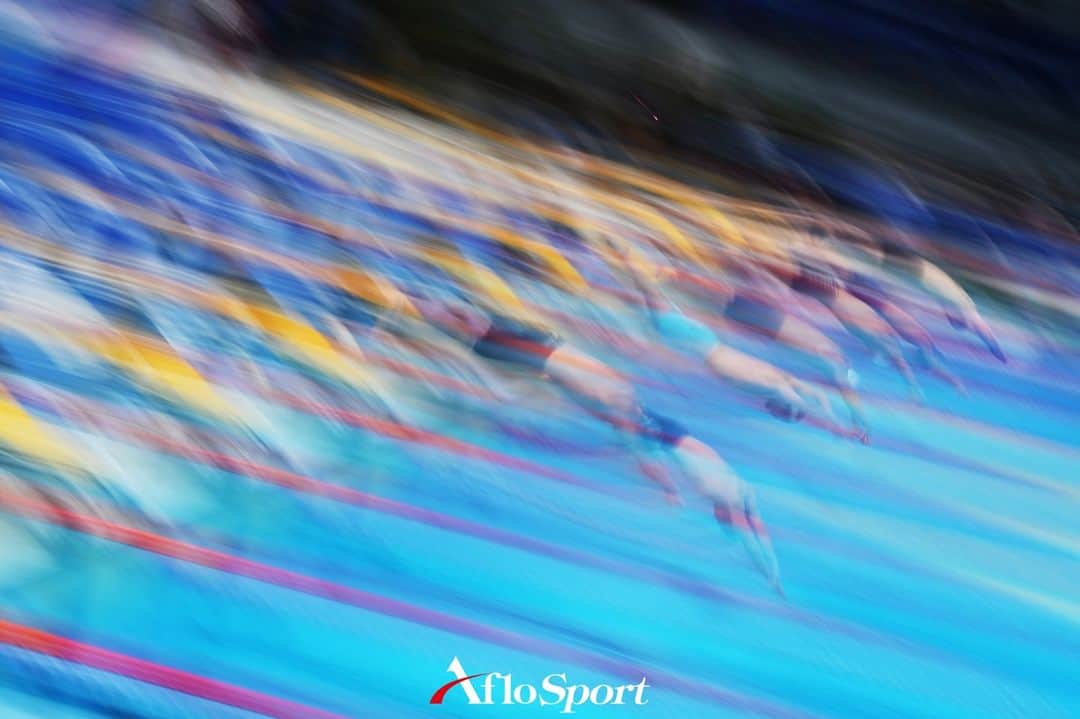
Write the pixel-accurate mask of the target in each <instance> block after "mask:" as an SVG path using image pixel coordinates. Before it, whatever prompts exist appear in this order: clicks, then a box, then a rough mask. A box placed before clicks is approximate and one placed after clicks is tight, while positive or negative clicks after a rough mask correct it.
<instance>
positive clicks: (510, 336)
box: [472, 315, 562, 372]
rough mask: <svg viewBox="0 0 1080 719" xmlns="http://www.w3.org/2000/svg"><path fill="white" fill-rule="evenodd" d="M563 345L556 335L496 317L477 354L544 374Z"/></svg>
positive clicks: (479, 342) (479, 341) (475, 349)
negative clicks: (546, 367)
mask: <svg viewBox="0 0 1080 719" xmlns="http://www.w3.org/2000/svg"><path fill="white" fill-rule="evenodd" d="M561 344H562V338H561V337H559V335H557V334H556V333H555V332H552V331H551V330H548V329H545V328H543V327H538V326H536V325H531V324H529V323H527V322H522V321H520V320H516V319H514V318H512V317H507V316H505V315H493V316H492V317H491V326H490V327H488V329H487V332H485V333H484V334H483V335H482V336H481V337H480V338H479V339H477V340H476V342H474V343H473V347H472V349H473V352H475V353H476V354H478V355H480V356H481V357H486V358H488V359H493V360H498V361H500V362H508V363H511V364H517V365H521V366H523V367H527V368H529V369H533V370H536V371H537V372H543V371H544V365H545V364H547V361H548V357H550V356H551V354H552V353H553V352H554V351H555V350H556V349H558V347H559V345H561Z"/></svg>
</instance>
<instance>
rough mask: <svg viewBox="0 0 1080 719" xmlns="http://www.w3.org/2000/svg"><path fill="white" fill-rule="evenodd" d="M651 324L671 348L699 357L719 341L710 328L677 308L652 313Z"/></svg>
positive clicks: (704, 354)
mask: <svg viewBox="0 0 1080 719" xmlns="http://www.w3.org/2000/svg"><path fill="white" fill-rule="evenodd" d="M653 325H654V326H655V327H656V330H657V331H658V332H659V333H660V336H661V337H663V338H664V340H665V341H666V342H667V343H668V344H669V345H671V346H672V347H673V348H675V349H677V350H680V351H682V352H686V353H688V354H692V355H697V356H699V357H705V356H706V355H708V354H709V352H710V351H711V350H712V348H713V347H715V346H716V345H717V344H719V342H720V341H719V340H718V339H717V337H716V334H715V333H714V332H713V331H712V330H711V329H709V328H708V327H706V326H705V325H703V324H702V323H700V322H698V321H697V320H693V319H690V318H689V317H687V316H686V315H684V314H683V313H682V312H681V311H679V310H677V309H671V310H667V311H665V312H656V313H654V314H653Z"/></svg>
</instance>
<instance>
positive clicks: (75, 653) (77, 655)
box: [0, 497, 346, 719]
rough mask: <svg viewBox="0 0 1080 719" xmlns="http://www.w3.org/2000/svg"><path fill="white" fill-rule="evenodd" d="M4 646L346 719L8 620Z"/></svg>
mask: <svg viewBox="0 0 1080 719" xmlns="http://www.w3.org/2000/svg"><path fill="white" fill-rule="evenodd" d="M8 499H9V498H8V497H5V498H4V500H3V501H4V502H5V503H6V502H7V501H8ZM0 643H2V644H7V645H10V646H13V647H18V648H19V649H24V650H27V651H31V652H34V653H36V654H44V655H47V656H50V657H55V658H57V659H60V660H63V661H66V662H72V663H75V664H82V665H83V666H86V667H91V668H93V669H100V670H102V671H105V672H108V673H110V674H117V675H120V676H124V677H128V678H130V679H135V680H136V681H140V682H143V683H146V684H153V685H155V686H159V687H164V688H166V689H170V690H172V691H175V692H180V693H182V694H187V695H190V696H194V697H199V698H201V699H206V700H208V701H212V702H214V703H215V704H224V705H228V706H232V707H236V708H238V709H244V710H246V711H251V712H255V713H257V714H262V715H263V716H268V717H273V718H274V719H346V717H345V715H343V714H334V713H331V712H328V711H324V710H322V709H317V708H315V707H312V706H307V705H305V704H298V703H296V702H292V701H289V700H288V699H281V698H280V697H275V696H271V695H269V694H263V693H261V692H257V691H254V690H251V689H245V688H243V687H239V686H236V685H234V684H228V683H226V682H222V681H218V680H217V679H210V678H209V677H205V676H202V675H199V674H193V673H191V672H187V671H183V670H181V669H175V668H173V667H169V666H165V665H163V664H157V663H155V662H151V661H147V660H145V659H139V658H137V657H133V656H130V655H127V654H121V653H119V652H114V651H112V650H109V649H105V648H103V647H99V646H95V645H93V644H86V643H84V642H79V641H75V640H74V639H69V638H67V637H65V636H61V635H59V634H52V633H50V632H46V631H43V630H41V629H36V628H34V627H30V626H27V625H24V624H18V623H16V622H12V621H8V620H6V619H0Z"/></svg>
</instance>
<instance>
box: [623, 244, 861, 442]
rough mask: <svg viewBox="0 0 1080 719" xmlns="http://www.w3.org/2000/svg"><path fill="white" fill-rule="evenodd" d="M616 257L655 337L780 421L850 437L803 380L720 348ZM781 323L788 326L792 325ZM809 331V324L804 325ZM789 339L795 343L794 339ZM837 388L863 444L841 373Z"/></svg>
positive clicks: (853, 400) (857, 411)
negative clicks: (811, 419)
mask: <svg viewBox="0 0 1080 719" xmlns="http://www.w3.org/2000/svg"><path fill="white" fill-rule="evenodd" d="M605 241H606V242H607V244H608V247H609V248H612V249H614V243H613V242H612V241H611V240H610V238H605ZM615 256H616V258H617V259H618V260H619V261H620V264H621V266H622V267H623V268H624V269H625V270H626V271H627V272H628V274H629V275H630V278H631V279H632V281H633V283H634V285H635V286H636V287H637V288H638V290H639V291H640V292H641V294H642V296H643V298H644V300H645V305H646V307H647V308H648V310H649V315H650V318H651V320H652V324H653V326H654V327H655V328H656V330H657V332H658V333H659V334H660V336H661V337H662V338H663V339H664V340H665V341H666V342H667V343H669V344H670V345H671V346H672V347H673V348H674V349H677V350H680V351H682V352H685V353H687V354H691V355H693V356H695V357H699V358H701V359H702V360H703V361H704V362H705V365H706V366H707V367H708V368H709V369H710V370H711V371H712V372H713V373H714V374H715V375H717V376H718V377H720V378H721V379H723V380H725V381H727V382H730V383H731V384H733V385H734V386H736V387H737V388H739V389H740V390H742V391H745V392H748V393H750V394H753V395H756V396H758V397H761V398H762V399H763V400H764V406H765V409H766V410H768V411H769V413H771V414H772V415H773V416H775V417H777V418H779V419H782V420H785V421H799V420H802V419H803V418H805V417H806V416H808V415H813V416H816V417H817V418H818V421H819V422H821V423H822V424H823V425H824V426H825V427H826V428H827V429H829V431H831V432H833V433H835V434H838V435H841V436H850V435H851V433H850V432H848V431H845V430H843V429H842V428H840V426H839V422H838V421H837V420H836V417H835V415H834V414H833V411H832V406H831V404H830V402H829V399H828V397H827V396H826V394H825V393H824V392H823V391H822V390H820V389H819V388H817V387H814V386H813V385H811V384H810V383H808V382H804V381H802V380H800V379H798V378H796V377H794V376H792V375H790V374H789V373H787V372H784V371H783V370H781V369H779V368H778V367H775V366H773V365H771V364H769V363H768V362H765V361H764V360H760V359H758V358H756V357H752V356H750V355H747V354H745V353H743V352H740V351H739V350H736V349H734V348H732V347H728V346H727V345H725V344H723V343H722V342H721V341H720V339H719V338H718V337H717V336H716V334H715V333H714V332H713V331H712V330H711V329H709V328H708V327H706V326H705V325H704V324H702V323H701V322H698V321H697V320H694V319H691V318H690V317H687V316H686V315H685V314H683V312H682V311H681V310H680V309H679V308H678V307H676V305H675V304H674V303H673V302H671V301H670V300H669V299H668V298H667V297H666V296H665V295H664V294H663V293H662V292H661V291H660V290H659V288H658V287H657V284H656V281H655V280H654V279H653V278H652V277H651V276H649V274H648V272H647V270H646V269H645V268H644V267H642V266H640V264H639V263H637V262H635V261H632V260H630V259H629V258H626V257H623V256H622V255H621V253H620V252H619V251H618V250H615ZM784 322H785V323H786V324H787V326H788V327H789V335H790V328H791V327H793V324H792V321H790V320H787V319H785V320H784ZM807 327H809V325H807ZM793 341H794V340H793ZM836 376H837V379H838V380H840V382H839V383H838V387H839V388H840V390H841V395H842V396H844V398H845V400H846V401H847V402H848V405H849V407H851V415H852V422H853V424H854V425H855V432H856V435H857V436H859V437H860V438H861V439H862V440H863V441H866V439H867V437H868V433H867V428H866V420H865V418H864V416H863V414H862V412H861V407H860V405H859V403H858V398H857V396H856V395H855V394H854V390H853V389H851V388H850V386H849V385H848V384H847V381H848V377H847V375H846V373H845V374H844V375H843V376H842V377H841V376H839V373H837V375H836Z"/></svg>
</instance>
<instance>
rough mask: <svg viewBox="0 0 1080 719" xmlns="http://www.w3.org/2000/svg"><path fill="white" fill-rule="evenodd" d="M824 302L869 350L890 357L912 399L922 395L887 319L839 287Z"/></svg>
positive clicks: (922, 396)
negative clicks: (827, 301) (828, 299)
mask: <svg viewBox="0 0 1080 719" xmlns="http://www.w3.org/2000/svg"><path fill="white" fill-rule="evenodd" d="M827 306H828V308H829V309H830V310H832V313H833V314H834V315H835V316H836V319H838V320H840V323H841V324H843V325H844V327H845V328H846V329H847V330H848V332H851V334H853V335H855V336H856V337H857V338H858V339H859V340H860V341H861V342H862V343H863V344H864V345H866V346H867V347H868V348H870V349H871V350H876V351H879V352H881V353H882V354H884V355H885V356H886V357H888V358H889V361H890V362H892V364H893V366H894V367H896V369H897V371H898V372H900V375H901V376H902V377H903V378H904V382H906V383H907V386H908V389H909V390H910V392H911V394H912V396H913V397H914V398H915V399H917V400H919V401H923V400H924V399H925V396H924V395H923V392H922V389H920V387H919V383H918V381H917V380H916V379H915V375H914V374H913V373H912V372H911V367H910V366H909V365H908V363H907V360H906V359H904V353H903V352H901V351H900V343H899V341H898V338H897V336H896V333H895V332H893V329H892V327H891V326H890V325H889V324H888V323H887V322H885V321H884V320H883V319H882V318H881V317H879V316H878V315H877V313H875V312H874V310H873V309H872V308H871V307H870V306H869V305H867V304H866V303H865V302H863V301H862V300H860V299H858V298H857V297H855V296H854V295H851V294H850V293H848V292H846V291H845V290H842V289H841V290H837V291H836V293H835V294H834V296H833V297H832V299H831V300H830V301H829V303H828V305H827Z"/></svg>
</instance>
